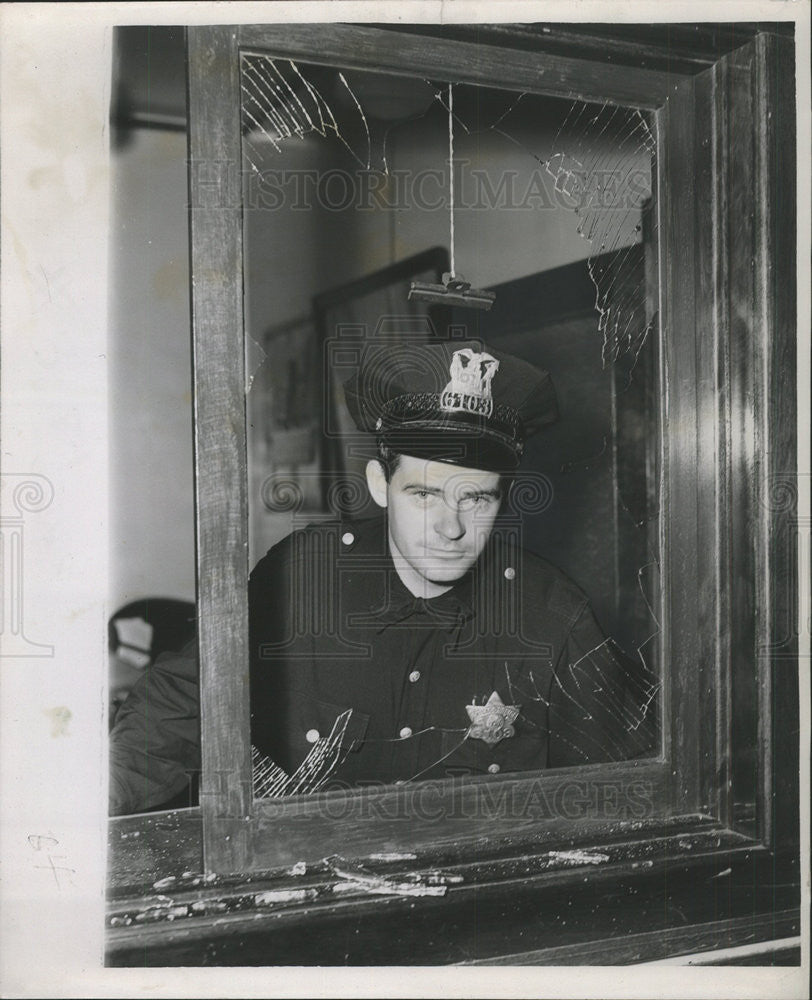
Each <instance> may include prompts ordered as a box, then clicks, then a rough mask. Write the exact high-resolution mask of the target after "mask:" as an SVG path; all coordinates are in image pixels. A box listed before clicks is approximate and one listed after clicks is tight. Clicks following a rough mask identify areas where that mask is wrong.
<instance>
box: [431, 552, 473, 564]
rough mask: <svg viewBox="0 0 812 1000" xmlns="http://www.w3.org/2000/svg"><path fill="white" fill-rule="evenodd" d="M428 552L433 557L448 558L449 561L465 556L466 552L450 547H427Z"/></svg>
mask: <svg viewBox="0 0 812 1000" xmlns="http://www.w3.org/2000/svg"><path fill="white" fill-rule="evenodd" d="M426 552H427V553H428V554H429V557H430V558H432V559H447V560H448V561H449V562H454V561H455V560H457V559H462V558H464V556H465V553H464V552H459V551H454V550H448V549H426Z"/></svg>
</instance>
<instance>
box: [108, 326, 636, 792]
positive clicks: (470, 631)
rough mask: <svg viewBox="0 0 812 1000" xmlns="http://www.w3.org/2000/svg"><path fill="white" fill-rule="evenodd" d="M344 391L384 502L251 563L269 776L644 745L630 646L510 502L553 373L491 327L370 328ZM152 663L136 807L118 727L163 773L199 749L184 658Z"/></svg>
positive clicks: (607, 755)
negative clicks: (613, 633)
mask: <svg viewBox="0 0 812 1000" xmlns="http://www.w3.org/2000/svg"><path fill="white" fill-rule="evenodd" d="M345 398H346V401H347V405H348V407H349V410H350V413H351V414H352V417H353V419H354V421H355V423H356V424H357V426H358V427H359V429H361V430H365V431H373V432H374V433H375V435H376V439H377V458H375V459H372V460H371V461H370V462H369V463H368V465H367V468H366V476H367V484H368V487H369V492H370V495H371V497H372V499H373V500H374V502H375V503H376V504H377V505H378V507H379V508H380V515H379V516H378V517H375V518H372V519H369V520H366V521H357V522H352V523H350V522H344V523H341V522H332V523H328V524H320V525H313V526H309V527H307V528H305V529H303V530H300V531H295V532H293V534H291V535H290V536H288V537H287V538H286V539H284V540H283V541H282V542H280V543H279V544H278V545H276V546H274V547H273V548H272V549H271V550H270V551H269V552H268V554H267V555H266V556H265V557H264V558H263V559H262V560H260V562H259V563H258V564H257V566H256V567H255V568H254V570H253V572H252V574H251V579H250V585H249V619H250V652H251V720H252V721H251V738H252V744H253V747H254V751H253V752H254V764H255V792H256V793H257V794H260V795H262V794H283V793H286V792H288V793H289V792H302V791H308V790H314V789H316V788H334V787H342V786H343V787H347V786H356V785H361V784H372V783H378V782H380V783H389V782H393V781H400V782H403V781H412V780H417V779H424V778H442V777H447V776H449V775H464V774H485V775H487V774H499V773H510V772H516V771H528V770H538V769H542V768H547V767H560V766H566V765H575V764H583V763H595V762H599V761H609V760H618V759H624V758H626V757H629V756H633V755H637V754H640V753H642V752H645V750H646V749H647V747H646V745H645V738H644V737H643V731H644V729H645V727H641V726H640V725H639V722H640V720H641V719H642V718H643V716H642V714H639V713H638V712H636V710H635V708H634V701H635V697H637V695H636V694H635V695H634V696H632V697H631V698H630V694H629V683H628V682H629V679H630V677H631V674H630V672H629V671H628V669H627V664H626V663H624V660H623V657H622V654H620V653H619V651H618V650H617V649H616V648H615V647H614V645H613V644H612V643H611V641H609V640H607V639H606V638H605V637H604V635H603V634H602V632H601V631H600V629H599V627H598V625H597V623H596V622H595V619H594V617H593V615H592V612H591V610H590V607H589V604H588V601H587V599H586V598H585V596H584V595H583V593H582V592H581V591H580V590H579V589H578V588H577V587H576V586H575V584H573V583H572V582H571V581H570V580H569V579H568V578H567V577H566V576H564V575H563V574H562V573H561V572H560V571H559V570H557V569H556V568H555V567H553V566H552V565H550V564H549V563H547V562H545V561H544V560H542V559H540V558H538V557H537V556H534V555H531V554H530V553H528V552H525V551H524V550H523V549H522V548H521V544H520V542H521V538H520V536H521V523H520V519H517V518H515V517H514V518H511V517H510V516H509V515H507V514H506V506H507V503H506V502H507V499H508V496H509V494H510V491H511V489H512V487H513V483H514V479H515V476H516V470H517V468H518V466H519V463H520V461H521V456H522V451H523V448H524V443H525V441H526V439H527V438H528V437H529V436H530V435H531V434H534V433H536V432H537V431H538V430H540V429H541V428H542V427H544V426H545V425H547V424H550V423H552V422H553V421H555V420H556V419H557V415H558V410H557V404H556V398H555V392H554V389H553V386H552V383H551V380H550V377H549V375H548V374H547V373H546V372H544V371H541V370H540V369H538V368H535V367H534V366H532V365H529V364H527V363H526V362H523V361H520V360H519V359H517V358H513V357H510V356H508V355H505V354H501V353H499V352H497V351H495V350H492V349H490V348H488V347H486V346H485V345H483V344H480V343H476V342H466V343H460V342H458V341H451V342H445V343H434V344H429V345H421V346H413V345H406V346H403V347H400V348H397V349H393V348H392V347H391V346H387V345H380V346H370V347H369V348H368V349H367V351H366V352H365V354H364V357H363V358H362V361H361V365H360V367H359V370H358V372H357V373H356V375H355V376H353V378H352V379H350V381H349V382H348V383H347V384H346V386H345ZM153 681H154V683H155V684H156V685H157V686H156V688H155V689H154V691H153V692H152V693H151V704H150V713H151V718H152V722H151V723H150V726H149V732H147V731H146V730H145V729H144V722H143V718H141V715H142V713H140V712H139V709H138V699H137V698H136V699H135V701H133V698H132V697H131V699H130V701H133V705H132V706H131V712H130V723H131V729H132V732H131V733H130V737H129V738H128V737H126V736H124V735H121V736H120V738H119V747H118V750H117V752H116V754H115V755H114V756H115V757H116V760H118V761H119V766H118V767H117V768H115V769H114V777H116V778H117V781H115V782H114V784H115V786H116V787H117V789H118V794H119V801H118V805H117V806H114V811H122V808H121V806H122V803H123V802H124V801H125V800H127V797H128V795H129V802H128V806H129V808H132V794H131V787H132V784H133V782H131V781H129V780H128V776H127V774H126V771H122V768H121V766H120V762H121V761H122V760H123V759H124V757H126V753H123V752H121V751H122V747H121V743H122V739H123V741H124V742H125V743H129V744H130V745H132V744H133V743H136V744H138V743H139V741H142V740H144V739H145V740H146V741H147V743H149V744H150V745H151V753H152V757H153V763H152V765H151V767H152V771H153V773H155V774H158V772H159V771H161V772H162V777H160V778H159V779H158V785H160V786H161V787H162V789H163V790H166V791H169V790H170V789H169V786H170V784H171V782H170V780H169V778H170V777H172V778H173V779H174V780H175V782H176V783H177V782H179V780H180V778H179V775H178V774H177V773H175V774H174V775H173V773H172V772H173V768H174V770H175V772H177V771H178V770H179V766H178V764H177V763H176V762H177V761H178V759H179V758H180V759H181V761H182V763H183V764H184V765H185V767H186V768H189V767H190V766H191V765H193V763H194V761H195V760H196V759H197V757H196V755H197V752H198V751H197V742H196V732H194V731H193V730H192V729H191V728H190V726H189V724H188V723H189V720H190V719H194V718H195V717H196V712H194V711H190V710H189V702H190V699H192V698H194V697H195V696H196V693H197V692H196V684H195V683H194V675H193V672H192V670H191V668H190V667H189V661H188V660H187V661H186V662H185V665H183V664H181V665H179V664H178V662H177V660H176V661H174V662H173V663H170V664H169V666H168V667H166V668H163V669H159V670H158V671H156V670H155V669H153ZM630 706H631V707H630ZM638 707H639V706H638ZM124 708H127V703H125V706H124ZM120 714H121V713H120ZM179 718H180V719H181V720H183V721H181V722H178V719H179ZM160 720H164V721H163V722H161V721H160ZM166 720H169V721H168V724H167V722H166ZM125 721H126V713H125ZM133 727H134V728H133ZM124 728H126V727H124ZM132 736H135V739H134V740H133V739H132ZM140 745H141V747H143V745H144V744H143V742H140ZM116 770H117V771H118V774H117V775H116V774H115V771H116ZM147 770H149V769H148V768H147V767H145V766H143V764H142V765H141V766H140V767H138V768H137V771H138V782H137V784H138V787H139V789H143V788H144V787H145V772H146V771H147ZM163 772H166V775H165V776H163ZM146 783H147V784H149V782H148V781H147V782H146Z"/></svg>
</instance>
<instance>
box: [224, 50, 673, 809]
mask: <svg viewBox="0 0 812 1000" xmlns="http://www.w3.org/2000/svg"><path fill="white" fill-rule="evenodd" d="M241 92H242V102H243V103H242V122H241V124H242V134H243V150H244V161H245V162H244V171H243V193H244V221H245V241H244V245H245V276H246V280H245V316H246V331H245V333H246V372H247V377H246V394H247V408H248V417H249V454H248V460H249V509H250V532H249V539H250V540H249V549H250V552H249V557H250V564H251V566H252V567H253V566H255V565H256V564H258V563H260V560H261V558H262V557H263V555H264V553H265V552H266V551H268V550H271V552H272V553H274V552H275V553H277V554H278V553H280V552H284V553H285V556H284V560H283V562H284V565H285V566H286V567H287V569H286V573H287V576H286V577H285V578H284V579H281V578H280V579H277V578H274V581H273V586H271V585H268V586H267V587H266V582H265V581H264V578H263V579H262V582H261V583H257V582H256V581H257V580H259V579H260V577H261V574H262V572H264V571H262V570H260V572H259V573H257V572H255V574H254V580H255V583H254V584H252V586H253V587H254V589H255V590H257V588H259V591H260V592H261V598H258V597H257V596H256V594H254V595H253V596H252V598H251V600H252V601H253V602H259V601H260V600H261V601H263V602H265V603H264V604H262V607H263V608H265V609H266V610H265V611H263V613H262V614H261V615H259V618H263V615H265V616H267V618H268V622H269V624H268V628H267V634H266V632H265V631H263V627H264V626H263V627H260V629H259V631H260V632H261V633H262V635H261V636H260V638H259V639H256V636H255V637H254V638H252V642H255V640H256V642H255V645H257V649H258V648H259V645H262V649H263V650H264V652H263V653H260V654H258V656H257V657H256V659H257V662H255V664H254V668H253V670H254V673H256V672H258V671H265V673H264V674H263V676H265V677H273V678H275V680H274V681H273V683H272V684H271V688H272V690H270V693H269V692H268V691H266V690H265V689H264V687H263V684H264V682H262V683H260V682H257V680H256V677H255V676H253V674H252V683H253V688H252V715H253V718H254V727H255V728H254V732H253V738H254V744H255V745H254V748H253V767H254V791H255V795H256V796H257V797H260V798H264V797H279V796H285V795H296V794H305V793H309V792H315V791H319V790H322V791H324V790H330V789H331V788H345V787H348V786H352V787H355V786H357V785H364V784H366V785H370V784H377V783H388V782H392V781H398V782H410V781H422V780H429V779H435V778H444V777H448V776H455V775H456V776H460V775H463V776H464V775H467V774H471V775H477V774H483V775H487V774H491V775H496V774H499V773H515V772H517V771H527V772H532V771H538V770H543V769H545V768H550V767H557V766H574V765H580V764H590V763H600V762H604V761H617V760H626V759H630V758H635V757H645V756H652V755H654V754H656V753H657V752H658V750H659V737H658V732H659V702H660V693H661V681H660V660H659V637H660V624H659V610H658V609H659V605H660V565H659V475H660V471H659V423H658V419H659V409H658V406H659V399H660V392H659V390H658V378H659V374H658V372H659V363H658V335H657V331H658V320H657V303H658V275H657V226H656V200H655V194H654V192H655V191H656V184H655V179H656V136H655V134H654V132H653V130H652V126H651V124H650V122H649V120H648V119H647V118H646V117H645V114H644V113H642V112H640V111H638V110H637V109H634V108H620V107H616V106H610V105H599V104H588V103H584V102H582V101H565V100H562V99H560V98H549V97H545V96H540V95H534V94H529V93H511V92H508V91H504V90H498V89H491V88H485V87H480V88H478V87H473V86H469V85H459V84H454V85H453V91H452V94H453V115H452V123H453V124H452V126H451V133H452V135H451V136H449V96H450V94H449V84H448V81H442V80H420V79H408V78H405V77H400V76H389V75H386V74H381V73H371V72H361V71H350V70H347V69H340V68H334V67H328V66H312V65H306V64H304V63H298V62H294V61H291V60H287V59H281V58H274V57H272V56H271V55H266V54H262V53H250V54H248V53H244V54H243V55H242V57H241ZM450 138H452V139H453V143H452V144H451V145H452V146H453V161H450V160H449V145H450V143H449V140H450ZM450 163H451V167H450V166H449V164H450ZM451 169H453V191H454V199H453V203H452V201H451V198H450V192H451V189H452V184H451V179H452V174H451V172H450V170H451ZM452 216H453V219H454V226H455V234H456V237H455V240H456V263H457V266H458V267H459V269H460V270H461V271H462V273H464V275H465V276H466V279H467V280H469V281H471V282H472V283H473V286H474V287H475V288H482V289H488V290H491V291H494V292H495V294H496V302H495V304H494V306H493V309H492V310H491V312H490V313H488V314H487V315H485V314H482V315H480V314H477V315H474V313H473V312H472V311H470V310H468V311H466V310H464V309H451V308H446V307H441V308H437V309H432V310H431V311H429V310H428V309H416V308H415V304H414V303H413V302H410V301H408V300H407V292H408V287H409V282H410V280H420V281H424V282H425V281H437V280H439V277H440V274H439V273H437V274H432V271H431V268H429V270H428V271H427V270H425V267H426V265H425V261H424V263H423V265H421V266H422V268H423V269H422V270H421V269H420V268H418V267H417V265H415V270H414V273H406V272H405V271H402V269H401V271H398V266H399V265H401V264H404V263H405V262H408V261H410V260H412V259H414V260H418V259H420V260H423V258H421V257H420V255H421V254H425V253H427V252H428V251H429V250H431V248H441V249H442V251H443V252H445V254H446V257H447V256H448V250H449V249H450V247H449V244H450V222H451V218H452ZM439 259H440V258H438V260H439ZM433 266H434V265H432V267H433ZM442 269H443V268H442V267H441V268H440V271H442ZM390 273H391V274H392V275H395V274H397V278H395V277H393V278H392V279H391V281H390V282H389V283H388V284H384V283H383V282H382V276H385V275H389V274H390ZM387 280H388V279H387ZM455 337H459V338H460V339H461V340H464V339H468V338H479V337H481V338H482V340H483V341H484V342H485V343H486V344H488V345H489V346H491V347H493V348H494V349H496V350H500V351H503V352H506V353H509V354H513V355H516V356H518V357H520V358H522V359H524V360H526V361H529V362H531V363H533V364H535V365H537V366H539V367H542V368H545V369H547V370H548V371H550V372H551V375H552V377H553V381H554V384H555V386H556V391H557V394H558V397H559V407H560V409H561V420H560V422H559V424H558V425H556V426H555V427H553V428H551V429H550V430H549V431H548V432H545V434H543V435H539V436H538V438H534V439H532V440H531V441H529V442H528V445H527V448H526V450H525V460H524V464H523V470H522V472H521V474H520V475H519V477H518V478H517V480H516V483H515V484H514V487H513V489H512V492H511V494H510V500H509V502H508V503H507V504H506V505H505V507H504V509H503V511H502V513H501V514H500V519H499V523H498V530H499V534H498V536H497V531H496V530H495V531H494V535H493V539H492V543H489V547H488V548H486V550H484V553H483V556H482V560H481V565H478V567H477V573H479V575H480V577H481V578H482V579H484V578H485V571H484V569H482V567H484V565H485V562H484V560H485V559H486V556H487V558H488V559H492V560H493V562H494V565H496V566H497V570H498V572H496V573H495V575H494V576H493V579H494V580H496V581H497V583H494V584H493V585H491V584H488V586H484V585H483V586H481V587H479V588H478V589H477V588H474V590H473V591H471V592H470V593H469V592H466V594H467V596H466V594H463V595H462V597H460V594H461V593H462V591H461V589H460V588H458V587H456V586H455V587H453V588H452V589H451V590H450V591H449V592H448V594H449V595H450V597H448V599H447V600H445V601H444V598H446V597H447V595H443V598H438V599H437V600H436V601H431V600H429V601H424V602H423V603H422V604H421V603H420V601H419V599H418V600H414V599H412V600H408V599H407V598H404V595H403V593H402V590H403V588H402V586H401V585H400V584H399V583H398V581H397V579H396V578H395V577H396V574H395V571H394V569H393V566H392V562H391V559H390V557H389V549H388V548H387V542H386V536H385V535H384V536H382V538H379V537H377V536H374V537H373V535H369V534H368V530H367V529H366V528H365V527H364V525H365V524H366V523H367V522H366V521H363V520H361V521H356V520H354V519H357V518H366V517H367V516H368V515H370V514H375V513H378V509H377V507H376V506H375V504H374V503H373V502H372V500H371V499H370V494H369V491H368V488H367V482H366V478H365V472H364V470H365V467H366V464H367V461H368V460H369V459H370V458H374V456H375V446H374V440H373V437H372V435H370V434H369V433H365V432H359V431H356V430H355V425H354V423H353V420H352V418H351V416H350V413H349V410H348V408H347V403H346V400H345V395H344V390H343V381H344V379H345V378H347V377H349V375H350V374H351V373H352V372H353V371H354V369H355V368H356V367H357V365H358V362H359V359H360V358H361V357H362V355H363V354H364V352H365V351H367V350H369V349H371V348H376V349H382V350H384V351H385V352H387V351H396V350H399V349H401V348H402V347H403V346H404V344H406V345H408V344H410V343H411V344H414V345H419V344H426V343H429V342H431V341H433V340H439V341H443V340H448V339H454V338H455ZM308 525H315V526H316V527H315V528H309V529H308V531H309V532H310V534H307V532H304V531H303V529H305V528H307V526H308ZM292 532H299V534H295V535H292V534H291V533H292ZM308 538H309V539H311V540H312V539H313V538H317V539H318V544H317V545H315V548H313V546H312V544H311V542H308V540H307V539H308ZM285 539H287V542H285V541H284V540H285ZM291 539H293V540H291ZM503 539H509V540H508V541H505V542H504V545H503V541H502V540H503ZM280 545H281V546H282V548H279V546H280ZM275 546H276V548H274V547H275ZM285 546H287V547H285ZM500 546H503V547H502V548H500ZM511 546H512V548H511ZM359 550H363V551H360V554H358V553H359ZM524 550H528V551H532V552H536V553H538V554H539V555H540V556H541V557H543V558H546V559H549V560H550V562H552V563H553V564H555V565H556V566H558V567H560V568H561V569H562V570H563V571H564V572H565V573H566V574H567V576H568V577H570V578H571V579H573V580H574V581H575V583H576V584H577V585H578V586H579V587H581V588H583V589H584V590H585V591H586V596H587V597H588V599H589V601H590V605H591V607H592V609H593V610H594V614H595V618H596V622H595V623H594V624H592V622H593V619H592V618H591V612H590V613H588V614H587V613H586V612H584V611H583V608H582V607H580V606H579V607H576V606H575V605H574V604H573V603H572V602H573V601H574V600H575V598H574V597H573V596H572V595H573V593H575V591H567V594H568V595H569V596H567V597H561V596H560V595H559V596H558V597H556V596H555V595H548V596H547V598H545V600H546V603H545V604H544V605H543V606H541V607H540V609H539V610H538V612H537V613H536V610H535V608H534V609H533V612H532V613H530V611H529V610H528V608H527V607H526V606H525V605H523V604H522V599H520V598H515V597H512V596H510V593H515V592H520V593H525V592H526V588H525V589H524V590H523V589H522V588H523V587H525V583H526V581H527V580H529V579H530V578H531V577H532V572H531V567H530V561H529V560H528V562H527V564H526V565H525V564H524V563H523V562H522V556H521V552H523V551H524ZM314 552H315V555H314ZM505 553H512V555H510V556H508V555H506V554H505ZM516 553H519V554H518V555H517V554H516ZM277 558H278V556H272V557H271V564H272V565H276V563H274V562H273V559H277ZM499 559H502V560H503V561H502V562H501V563H499V562H498V560H499ZM497 564H498V565H497ZM266 565H268V564H266ZM480 570H481V572H480ZM533 572H534V571H533ZM489 579H490V578H489ZM505 580H508V581H509V582H510V581H513V582H515V586H513V588H512V591H511V588H508V589H507V590H505V589H504V584H505ZM500 581H501V583H500ZM497 584H498V586H497ZM359 587H360V588H361V590H363V592H364V593H365V594H367V595H368V599H365V600H364V601H363V602H360V603H359V600H358V598H357V594H358V588H359ZM500 587H501V588H502V589H500ZM579 593H580V591H579ZM457 598H459V599H458V600H457ZM455 600H456V601H457V603H456V604H455V603H454V601H455ZM449 602H450V603H449ZM556 602H558V603H556ZM585 606H586V605H584V607H585ZM252 607H254V605H252ZM556 616H557V618H558V619H561V620H567V621H569V622H570V628H571V631H570V633H569V638H568V639H567V641H566V642H563V643H561V642H559V641H558V639H555V640H554V638H553V637H552V636H551V637H550V642H546V641H545V636H544V635H543V634H541V635H539V634H538V633H537V630H536V627H535V626H536V623H535V621H533V620H531V619H534V618H538V619H539V620H545V621H552V619H553V618H555V617H556ZM587 619H588V620H587ZM263 620H264V619H263ZM573 623H575V624H574V625H573ZM476 628H479V629H480V634H479V637H477V634H476ZM485 633H487V637H488V641H487V642H484V640H483V638H482V635H483V634H485ZM438 636H442V641H440V639H438ZM266 640H267V641H266ZM497 640H498V641H497ZM494 643H495V645H494ZM497 654H498V655H497ZM311 668H312V669H311ZM308 671H310V672H308ZM305 677H307V678H309V680H303V678H305ZM455 678H456V680H455ZM308 685H311V688H310V689H309V693H308V694H307V696H306V697H305V695H304V694H303V691H304V690H305V689H306V688H307V686H308ZM494 696H495V697H494ZM280 706H284V709H283V708H281V707H280ZM303 706H304V707H303ZM384 717H385V719H386V720H387V721H386V724H385V725H384V724H383V723H382V722H381V719H382V718H384ZM268 729H273V733H272V734H270V735H268V732H266V730H268ZM365 762H372V763H369V764H367V763H365Z"/></svg>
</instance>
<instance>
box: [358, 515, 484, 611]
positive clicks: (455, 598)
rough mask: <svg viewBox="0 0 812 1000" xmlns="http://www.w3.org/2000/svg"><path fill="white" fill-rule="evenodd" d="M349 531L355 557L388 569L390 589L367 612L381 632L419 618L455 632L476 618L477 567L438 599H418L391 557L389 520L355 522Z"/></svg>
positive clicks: (375, 518)
mask: <svg viewBox="0 0 812 1000" xmlns="http://www.w3.org/2000/svg"><path fill="white" fill-rule="evenodd" d="M347 528H348V532H349V533H350V534H352V535H353V536H354V542H353V544H352V554H353V556H360V557H361V558H363V557H366V558H367V559H369V560H371V561H372V560H374V561H376V562H377V560H378V559H380V560H382V561H383V563H384V564H385V566H386V570H387V586H386V587H385V588H384V590H383V592H379V593H376V594H375V596H374V599H373V600H372V601H371V603H370V604H369V605H368V610H369V611H370V613H371V614H373V615H375V617H376V619H377V620H378V621H379V622H380V625H381V628H385V627H386V626H387V625H393V624H396V623H398V622H405V621H407V620H408V619H409V618H411V617H412V616H413V615H419V616H421V617H422V616H425V618H423V620H424V621H428V622H434V623H435V624H436V625H437V626H438V627H439V628H445V629H453V628H455V627H457V626H458V625H460V624H462V623H463V622H465V621H467V620H468V619H469V618H471V617H473V614H474V611H473V604H474V596H473V595H474V579H473V578H474V577H475V576H476V567H475V568H474V570H472V571H471V572H469V573H467V574H466V575H465V576H464V577H463V578H462V579H461V580H460V581H459V582H458V583H457V584H455V585H454V586H453V587H452V588H451V589H450V590H447V591H446V592H445V593H444V594H440V596H439V597H432V598H429V599H425V598H422V597H415V596H414V594H412V593H411V592H410V591H409V590H408V589H407V588H406V587H405V586H404V584H403V582H402V580H401V579H400V577H399V576H398V572H397V570H396V569H395V564H394V563H393V562H392V557H391V555H390V554H389V546H388V541H387V530H386V518H385V517H384V516H378V517H374V518H369V519H368V520H364V521H355V522H353V524H352V525H348V526H347ZM345 537H346V533H345Z"/></svg>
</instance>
